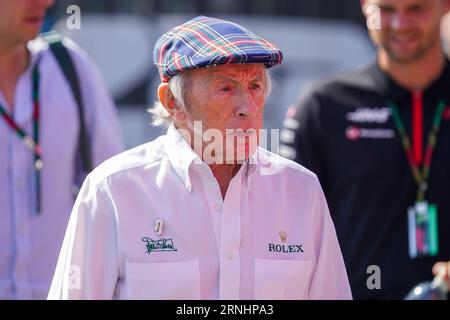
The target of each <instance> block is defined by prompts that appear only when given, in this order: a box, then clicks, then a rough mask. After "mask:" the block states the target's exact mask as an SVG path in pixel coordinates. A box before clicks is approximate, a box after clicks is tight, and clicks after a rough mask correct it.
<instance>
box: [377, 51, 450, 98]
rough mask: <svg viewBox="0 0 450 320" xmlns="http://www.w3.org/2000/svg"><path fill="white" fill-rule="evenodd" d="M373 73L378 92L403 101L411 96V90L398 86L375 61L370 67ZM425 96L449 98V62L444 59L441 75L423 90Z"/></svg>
mask: <svg viewBox="0 0 450 320" xmlns="http://www.w3.org/2000/svg"><path fill="white" fill-rule="evenodd" d="M371 71H372V72H371V74H372V75H373V77H374V79H375V82H376V83H377V86H378V87H379V90H380V93H382V94H383V95H386V94H387V96H388V97H389V98H390V99H393V100H394V101H398V102H400V101H403V100H404V99H407V98H409V97H410V96H411V91H409V90H408V89H405V88H404V87H402V86H400V85H399V84H398V83H396V82H395V81H394V79H392V78H391V77H390V76H389V75H388V74H387V73H385V72H384V71H383V70H382V69H381V68H380V66H379V64H378V62H375V63H374V64H373V65H372V67H371ZM424 94H425V96H429V95H430V96H433V97H434V98H436V99H443V98H444V99H447V100H450V62H449V60H448V59H445V64H444V69H443V71H442V73H441V75H440V76H439V77H438V78H437V79H436V80H435V81H433V83H431V85H429V86H428V87H427V88H426V89H425V92H424Z"/></svg>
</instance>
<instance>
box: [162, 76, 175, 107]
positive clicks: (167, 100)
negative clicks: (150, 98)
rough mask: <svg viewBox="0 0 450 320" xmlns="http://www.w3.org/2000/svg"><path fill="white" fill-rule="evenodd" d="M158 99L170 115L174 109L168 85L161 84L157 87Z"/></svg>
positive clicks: (172, 97) (173, 99)
mask: <svg viewBox="0 0 450 320" xmlns="http://www.w3.org/2000/svg"><path fill="white" fill-rule="evenodd" d="M158 99H159V101H160V102H161V104H162V105H163V106H164V108H166V110H167V112H169V113H170V114H172V112H173V110H172V109H173V108H174V107H175V97H174V96H173V94H172V92H171V91H170V86H169V84H168V83H161V84H160V85H159V87H158Z"/></svg>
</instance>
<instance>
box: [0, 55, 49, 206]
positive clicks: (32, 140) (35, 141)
mask: <svg viewBox="0 0 450 320" xmlns="http://www.w3.org/2000/svg"><path fill="white" fill-rule="evenodd" d="M32 86H33V89H32V92H33V93H32V94H33V96H32V98H33V135H32V136H31V135H29V134H27V133H26V132H25V130H23V129H22V128H21V127H20V126H19V125H18V124H17V123H16V122H15V121H14V119H13V117H12V115H11V114H9V113H8V112H7V111H6V109H5V108H4V107H3V106H2V105H1V104H0V116H1V117H2V118H3V119H4V120H5V122H6V124H7V125H8V126H9V127H10V128H11V129H12V130H13V131H14V132H15V133H16V134H17V135H18V136H19V138H20V139H21V140H22V142H23V143H24V145H25V146H26V147H28V148H29V149H31V150H32V151H33V154H34V168H35V176H36V206H37V208H36V209H37V213H39V212H40V211H41V169H42V165H43V163H42V158H41V148H40V146H39V109H40V105H39V68H38V63H36V65H35V67H34V69H33V74H32Z"/></svg>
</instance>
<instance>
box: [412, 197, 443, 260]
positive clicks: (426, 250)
mask: <svg viewBox="0 0 450 320" xmlns="http://www.w3.org/2000/svg"><path fill="white" fill-rule="evenodd" d="M408 238H409V256H410V257H411V258H413V259H414V258H417V257H427V256H436V255H437V254H438V253H439V246H438V226H437V207H436V204H429V203H428V202H427V201H417V202H416V203H415V205H414V206H411V207H409V209H408Z"/></svg>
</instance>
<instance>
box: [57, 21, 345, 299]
mask: <svg viewBox="0 0 450 320" xmlns="http://www.w3.org/2000/svg"><path fill="white" fill-rule="evenodd" d="M154 59H155V62H156V66H157V67H158V69H159V72H160V76H161V80H162V83H161V85H160V86H159V88H158V97H159V101H160V102H159V103H157V104H156V105H155V107H154V108H153V109H152V112H153V115H154V117H156V119H155V121H156V122H158V123H168V125H169V128H168V131H167V134H166V135H165V136H162V137H160V138H158V139H156V140H155V141H153V142H150V143H148V144H144V145H142V146H139V147H137V148H135V149H132V150H129V151H128V152H125V153H123V154H121V155H119V156H117V157H114V158H112V159H110V160H108V161H107V162H105V163H104V164H103V165H101V166H100V167H98V168H97V169H96V170H95V171H94V172H93V173H92V174H90V175H89V177H88V178H87V180H86V181H85V183H84V185H83V187H82V190H81V192H80V195H79V197H78V199H77V201H76V204H75V207H74V209H73V212H72V217H71V220H70V222H69V226H68V230H67V234H66V238H65V241H64V244H63V247H62V251H61V255H60V259H59V261H58V266H57V269H56V274H55V276H54V279H53V283H52V287H51V289H50V293H49V299H110V298H116V299H117V298H118V299H308V298H309V299H349V298H351V293H350V289H349V284H348V280H347V275H346V271H345V267H344V264H343V259H342V256H341V252H340V248H339V245H338V242H337V239H336V235H335V230H334V226H333V223H332V221H331V219H330V216H329V212H328V209H327V204H326V202H325V199H324V196H323V193H322V190H321V187H320V185H319V183H318V179H317V178H316V176H315V175H314V174H312V173H311V172H310V171H308V170H306V169H304V168H303V167H301V166H300V165H298V164H295V163H294V162H291V161H289V160H285V159H283V158H280V157H278V156H275V155H273V154H271V153H270V152H268V151H266V150H264V149H261V148H256V147H254V145H253V144H252V141H254V140H255V139H254V138H255V137H256V135H255V132H256V131H258V130H259V129H260V128H261V126H262V116H263V111H264V103H265V99H266V97H267V94H268V91H269V89H270V78H269V76H268V74H267V71H266V68H268V67H271V66H274V65H276V64H279V63H281V60H282V54H281V52H280V50H279V49H278V48H277V47H275V46H274V45H273V44H271V43H269V42H268V41H266V40H264V39H262V38H260V37H258V36H256V35H255V34H253V33H251V32H250V31H248V30H247V29H245V28H243V27H241V26H239V25H237V24H234V23H231V22H228V21H223V20H218V19H214V18H209V17H197V18H195V19H193V20H190V21H188V22H186V23H185V24H183V25H180V26H178V27H175V28H173V29H171V30H170V31H169V32H168V33H166V34H164V35H163V36H162V37H161V38H160V39H159V41H158V42H157V43H156V46H155V50H154ZM237 129H241V130H237ZM207 132H209V133H208V134H207ZM212 136H214V139H212V138H211V137H212ZM211 140H218V141H211ZM230 141H231V142H230ZM208 142H210V143H208ZM234 142H236V143H234ZM211 144H213V145H214V147H213V148H211ZM202 150H204V151H202ZM268 167H270V169H268Z"/></svg>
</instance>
